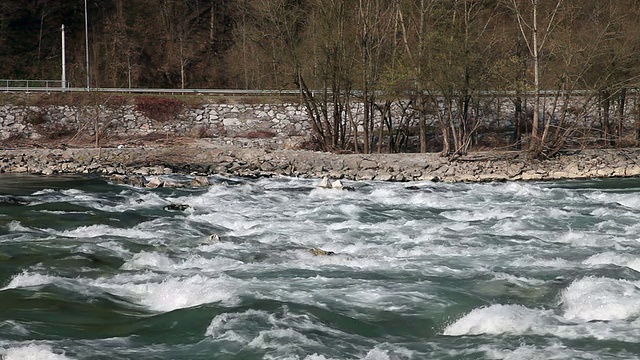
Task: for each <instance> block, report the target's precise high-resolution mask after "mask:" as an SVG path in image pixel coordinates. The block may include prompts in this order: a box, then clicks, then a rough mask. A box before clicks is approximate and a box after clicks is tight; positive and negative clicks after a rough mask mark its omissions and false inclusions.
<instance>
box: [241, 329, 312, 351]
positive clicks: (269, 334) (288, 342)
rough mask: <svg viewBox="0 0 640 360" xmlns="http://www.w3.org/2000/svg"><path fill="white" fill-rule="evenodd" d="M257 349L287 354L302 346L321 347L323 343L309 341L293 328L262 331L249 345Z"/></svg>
mask: <svg viewBox="0 0 640 360" xmlns="http://www.w3.org/2000/svg"><path fill="white" fill-rule="evenodd" d="M247 346H249V347H251V348H255V349H275V350H278V351H279V352H284V353H286V352H287V350H289V349H292V350H293V349H296V348H299V347H300V346H313V347H321V346H323V345H322V343H320V342H318V341H315V340H312V339H309V338H308V337H306V336H305V335H304V334H302V333H300V332H298V331H296V330H293V329H291V328H285V329H273V330H262V331H260V332H259V333H258V336H257V337H255V338H254V339H253V340H251V341H250V342H249V344H247Z"/></svg>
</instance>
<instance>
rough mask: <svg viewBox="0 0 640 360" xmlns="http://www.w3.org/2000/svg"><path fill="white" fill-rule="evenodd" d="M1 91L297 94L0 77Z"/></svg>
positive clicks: (294, 91)
mask: <svg viewBox="0 0 640 360" xmlns="http://www.w3.org/2000/svg"><path fill="white" fill-rule="evenodd" d="M0 91H1V92H87V91H91V92H106V93H134V94H178V95H187V94H196V95H197V94H209V95H298V94H299V93H300V92H299V91H298V90H242V89H148V88H91V89H87V88H86V87H85V88H81V87H71V86H69V83H67V86H66V87H63V86H62V81H61V80H6V79H0Z"/></svg>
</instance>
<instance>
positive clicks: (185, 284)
mask: <svg viewBox="0 0 640 360" xmlns="http://www.w3.org/2000/svg"><path fill="white" fill-rule="evenodd" d="M238 283H239V280H231V279H228V278H223V277H216V278H210V277H206V276H202V275H193V276H189V277H175V276H170V277H167V278H165V279H164V280H162V281H159V282H156V281H154V280H147V281H143V282H133V281H131V282H129V283H117V282H113V280H110V279H101V280H98V281H95V282H93V285H95V286H99V287H101V288H104V289H106V290H107V291H109V292H112V293H115V294H117V295H119V296H123V297H127V298H129V299H132V300H133V301H135V302H136V303H138V304H141V305H143V306H145V307H148V308H149V309H151V310H153V311H158V312H168V311H173V310H177V309H183V308H189V307H193V306H197V305H202V304H208V303H214V302H222V303H224V304H225V305H229V306H230V305H234V304H235V303H236V302H237V301H238V299H237V290H238V288H239V287H240V285H239V284H238Z"/></svg>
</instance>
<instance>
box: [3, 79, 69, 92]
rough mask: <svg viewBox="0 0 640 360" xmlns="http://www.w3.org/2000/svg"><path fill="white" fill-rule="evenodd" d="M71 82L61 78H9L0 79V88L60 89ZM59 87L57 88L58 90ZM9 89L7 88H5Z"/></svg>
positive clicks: (19, 89)
mask: <svg viewBox="0 0 640 360" xmlns="http://www.w3.org/2000/svg"><path fill="white" fill-rule="evenodd" d="M69 87H71V84H70V83H69V82H68V81H66V82H63V81H62V80H10V79H0V89H3V90H4V89H16V90H14V91H29V90H45V91H62V90H64V89H66V88H69ZM58 89H59V90H58ZM6 91H9V90H6Z"/></svg>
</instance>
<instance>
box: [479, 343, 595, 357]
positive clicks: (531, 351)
mask: <svg viewBox="0 0 640 360" xmlns="http://www.w3.org/2000/svg"><path fill="white" fill-rule="evenodd" d="M480 350H482V351H483V352H484V353H485V355H486V357H487V358H488V359H494V360H499V359H500V360H545V359H593V360H596V359H601V357H599V356H596V355H594V354H591V353H587V352H584V351H579V350H574V349H570V348H567V347H566V346H564V345H562V344H552V345H550V346H547V347H544V348H540V347H536V346H532V345H521V346H519V347H518V348H516V349H515V350H511V349H504V348H496V347H494V346H490V345H482V346H480Z"/></svg>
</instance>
